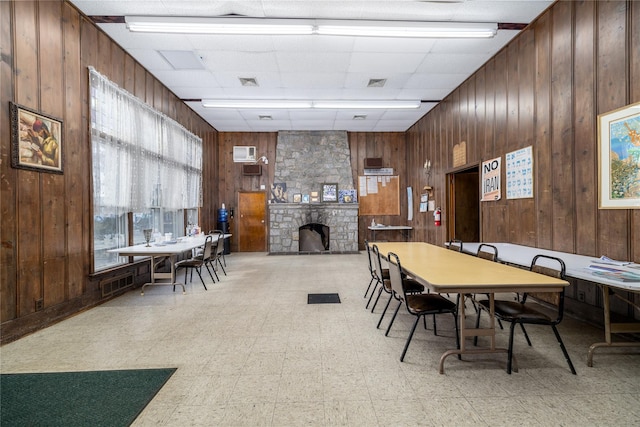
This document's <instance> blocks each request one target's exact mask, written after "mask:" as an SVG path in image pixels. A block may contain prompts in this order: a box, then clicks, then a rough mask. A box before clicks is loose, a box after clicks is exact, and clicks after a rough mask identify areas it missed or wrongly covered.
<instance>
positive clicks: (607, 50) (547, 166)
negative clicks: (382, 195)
mask: <svg viewBox="0 0 640 427" xmlns="http://www.w3.org/2000/svg"><path fill="white" fill-rule="evenodd" d="M638 16H640V6H638V2H633V1H606V2H604V1H603V2H590V1H577V2H571V1H559V2H556V3H555V4H554V5H553V6H552V7H550V8H549V9H548V10H547V11H545V12H544V13H543V14H542V15H541V16H540V17H538V19H537V20H536V21H534V22H533V23H532V24H531V25H530V26H529V27H528V28H526V29H525V30H523V31H522V32H521V33H520V35H518V36H517V37H516V38H514V39H513V40H512V41H511V42H510V43H509V44H508V45H507V47H505V48H504V49H503V50H502V51H500V52H498V54H496V55H495V56H494V57H493V58H492V59H491V60H489V61H488V62H487V63H486V64H485V65H484V66H482V67H481V68H480V69H479V70H478V71H477V72H476V73H475V74H474V75H473V76H471V77H470V78H469V80H467V82H466V83H465V84H463V85H461V86H460V87H459V88H457V89H456V90H454V91H453V92H452V93H451V94H450V95H449V96H447V97H446V98H445V99H444V100H443V101H442V102H441V103H440V104H439V105H438V106H436V107H435V108H434V109H433V110H431V111H430V112H429V113H428V114H427V115H426V116H425V117H423V118H422V119H421V120H419V121H418V122H417V123H416V124H415V125H414V126H412V127H411V128H410V129H409V130H408V131H407V132H406V139H407V148H406V151H407V153H414V152H420V153H425V156H430V157H432V158H436V159H438V161H440V162H444V163H443V164H444V165H445V166H444V167H441V166H440V165H436V167H434V169H433V177H432V185H433V186H434V189H435V196H436V200H438V202H437V203H438V204H439V201H440V200H444V197H446V193H444V192H443V191H442V189H444V188H445V187H446V184H447V183H446V174H447V173H450V172H452V171H454V170H459V169H460V168H455V169H453V168H452V165H451V163H450V160H449V153H450V152H451V150H452V148H453V145H454V144H455V143H457V142H458V141H456V138H455V137H454V138H452V137H451V136H452V135H454V136H455V135H456V133H455V132H458V131H459V130H458V128H457V124H458V123H461V124H462V125H464V123H467V125H468V126H469V129H468V130H467V132H466V135H467V136H468V138H469V140H470V141H469V142H470V146H471V147H484V148H483V149H482V150H479V151H478V154H477V155H473V150H474V148H472V149H470V150H469V153H471V154H470V155H469V156H468V159H467V166H469V167H473V166H474V165H477V163H478V162H479V161H481V160H485V159H489V158H493V157H499V156H500V157H502V158H503V159H504V155H505V154H506V153H508V152H510V151H512V150H515V149H518V148H522V147H525V146H528V145H532V146H533V149H534V162H535V165H534V179H535V182H534V192H535V197H534V198H533V199H522V200H505V197H506V193H505V191H503V199H502V200H500V201H498V202H484V203H481V226H482V229H481V234H482V239H483V240H487V241H509V242H516V243H522V244H528V245H532V246H536V247H540V248H545V249H555V250H560V251H567V252H575V253H579V254H584V255H592V256H599V255H602V254H606V255H608V256H611V257H614V258H619V259H630V260H635V261H636V262H638V261H640V249H638V248H637V247H638V246H640V244H638V243H637V242H638V241H640V239H639V238H638V236H639V235H640V230H639V228H640V220H639V219H638V218H640V210H638V209H634V210H631V209H619V210H599V209H598V203H597V176H598V170H597V138H596V128H595V126H596V122H597V121H596V116H597V114H600V113H603V112H606V111H611V110H613V109H616V108H620V107H622V106H624V105H627V104H629V103H631V102H633V101H638V100H640V89H638V87H640V81H639V79H640V65H639V62H640V61H638V60H637V58H639V57H640V48H639V47H638V46H640V43H638V41H639V38H640V35H639V33H640V29H638V27H639V26H640V24H639V23H638V22H639V20H638V19H637V18H638ZM634 58H635V59H634ZM472 82H473V83H472ZM472 84H473V85H475V89H474V90H475V101H474V102H475V106H476V110H475V113H476V114H475V120H476V121H477V122H476V123H470V122H469V119H468V118H469V116H470V111H469V110H468V109H467V110H464V108H462V109H461V108H459V107H456V105H464V103H465V102H466V103H467V105H468V106H470V105H472V99H471V98H472V97H471V95H470V89H469V88H470V87H471V86H472ZM473 128H475V132H474V130H473ZM460 132H461V133H460V135H463V134H464V131H460ZM439 153H440V154H439ZM422 161H424V159H422ZM407 164H408V165H409V166H410V167H414V168H415V163H413V164H412V163H411V160H410V159H407ZM423 179H424V178H423V177H422V176H421V175H420V173H419V172H418V171H417V170H412V169H410V170H408V171H407V185H412V186H414V187H417V186H418V184H419V183H421V182H423ZM502 179H503V183H504V182H505V181H504V179H505V173H504V172H503V174H502ZM503 188H504V187H503ZM445 222H446V212H445ZM416 223H417V224H419V226H420V227H421V229H420V230H418V232H417V233H415V234H414V239H415V240H422V239H424V240H426V241H429V242H432V243H435V244H442V243H444V241H445V240H446V236H444V233H442V231H441V230H442V229H443V228H444V227H440V229H438V228H436V227H434V226H433V224H432V221H431V220H430V218H429V220H427V218H426V217H425V216H422V214H419V215H418V217H417V219H416Z"/></svg>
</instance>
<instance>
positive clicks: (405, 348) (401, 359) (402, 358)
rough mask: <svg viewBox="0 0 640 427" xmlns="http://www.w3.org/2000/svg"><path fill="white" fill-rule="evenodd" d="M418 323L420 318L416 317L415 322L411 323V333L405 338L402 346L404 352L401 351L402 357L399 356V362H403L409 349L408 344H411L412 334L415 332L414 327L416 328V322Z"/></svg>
mask: <svg viewBox="0 0 640 427" xmlns="http://www.w3.org/2000/svg"><path fill="white" fill-rule="evenodd" d="M419 321H420V316H417V317H416V321H415V322H413V327H412V328H411V332H409V337H408V338H407V342H406V344H405V345H404V350H402V356H400V361H401V362H403V361H404V355H405V354H407V349H408V348H409V343H410V342H411V338H413V333H414V332H415V331H416V326H418V322H419Z"/></svg>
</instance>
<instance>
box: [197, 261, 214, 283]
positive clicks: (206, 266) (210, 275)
mask: <svg viewBox="0 0 640 427" xmlns="http://www.w3.org/2000/svg"><path fill="white" fill-rule="evenodd" d="M203 265H204V268H206V269H207V272H208V273H209V277H211V280H212V281H213V283H216V281H215V280H214V279H213V275H212V274H211V270H209V266H208V265H207V263H206V262H205V263H204V264H203ZM200 269H202V267H201V268H200Z"/></svg>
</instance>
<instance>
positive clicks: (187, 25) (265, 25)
mask: <svg viewBox="0 0 640 427" xmlns="http://www.w3.org/2000/svg"><path fill="white" fill-rule="evenodd" d="M125 22H126V24H127V28H128V29H129V31H135V32H148V33H184V34H257V35H309V34H313V21H306V20H299V19H260V18H241V17H237V18H236V17H228V18H195V17H175V16H125Z"/></svg>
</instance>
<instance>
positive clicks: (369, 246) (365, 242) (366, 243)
mask: <svg viewBox="0 0 640 427" xmlns="http://www.w3.org/2000/svg"><path fill="white" fill-rule="evenodd" d="M364 246H365V248H367V258H368V259H369V272H370V273H371V275H372V276H374V277H375V270H374V268H373V260H372V259H371V257H372V256H373V254H372V253H371V245H369V241H368V240H366V239H365V241H364Z"/></svg>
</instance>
